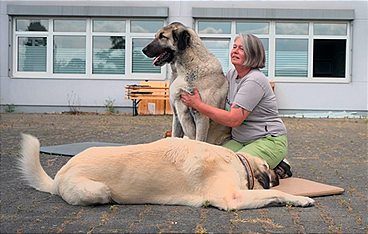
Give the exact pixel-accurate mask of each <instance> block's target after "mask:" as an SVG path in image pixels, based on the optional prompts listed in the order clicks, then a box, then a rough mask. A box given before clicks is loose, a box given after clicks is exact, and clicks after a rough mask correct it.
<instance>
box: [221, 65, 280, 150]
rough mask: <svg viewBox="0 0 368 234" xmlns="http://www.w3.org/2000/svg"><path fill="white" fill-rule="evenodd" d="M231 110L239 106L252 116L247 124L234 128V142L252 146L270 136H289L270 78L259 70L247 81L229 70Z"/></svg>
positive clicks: (246, 77)
mask: <svg viewBox="0 0 368 234" xmlns="http://www.w3.org/2000/svg"><path fill="white" fill-rule="evenodd" d="M226 77H227V78H228V80H229V84H230V85H229V92H228V97H227V99H228V100H227V108H228V109H229V108H230V106H232V105H233V104H236V105H237V106H239V107H241V108H243V109H245V110H247V111H249V112H250V114H249V116H248V117H247V118H246V119H245V121H244V122H243V123H242V124H241V125H240V126H238V127H233V128H232V137H233V139H234V140H236V141H239V142H242V143H248V142H251V141H254V140H257V139H259V138H261V137H265V136H267V135H271V136H280V135H285V134H286V127H285V125H284V123H283V121H282V120H281V118H280V117H279V112H278V107H277V102H276V96H275V94H274V92H273V90H272V88H271V85H270V83H269V80H268V79H267V77H266V76H265V75H264V74H263V73H262V72H261V71H260V70H259V69H252V70H251V71H250V72H249V73H248V74H247V75H245V76H244V77H241V78H238V79H237V77H238V73H237V72H236V70H235V69H231V70H229V72H228V73H227V75H226Z"/></svg>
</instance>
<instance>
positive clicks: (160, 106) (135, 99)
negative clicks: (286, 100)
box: [125, 80, 275, 116]
mask: <svg viewBox="0 0 368 234" xmlns="http://www.w3.org/2000/svg"><path fill="white" fill-rule="evenodd" d="M169 85H170V84H169V81H144V82H140V83H139V84H138V85H137V84H134V85H127V86H125V91H126V95H125V96H126V98H127V99H130V100H132V106H133V116H137V115H138V114H139V112H140V113H141V114H163V115H166V114H172V112H171V107H170V103H169ZM270 85H271V88H272V90H273V91H275V82H274V81H272V80H271V81H270ZM150 103H151V104H155V111H154V112H155V113H152V111H150V110H149V104H150ZM139 104H140V105H139ZM156 107H157V108H156Z"/></svg>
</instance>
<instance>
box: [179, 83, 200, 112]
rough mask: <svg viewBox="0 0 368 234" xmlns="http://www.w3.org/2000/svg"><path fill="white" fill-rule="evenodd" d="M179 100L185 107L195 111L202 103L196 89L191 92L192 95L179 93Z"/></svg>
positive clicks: (183, 92)
mask: <svg viewBox="0 0 368 234" xmlns="http://www.w3.org/2000/svg"><path fill="white" fill-rule="evenodd" d="M180 100H181V101H182V102H183V103H184V104H185V105H187V106H189V107H192V108H194V109H197V108H196V107H198V105H199V104H200V103H201V102H202V99H201V96H200V95H199V92H198V89H196V88H195V89H194V90H193V94H189V93H187V92H185V91H181V93H180Z"/></svg>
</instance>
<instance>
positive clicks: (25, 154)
mask: <svg viewBox="0 0 368 234" xmlns="http://www.w3.org/2000/svg"><path fill="white" fill-rule="evenodd" d="M20 154H21V156H20V158H19V160H18V168H19V170H20V172H21V173H22V177H23V179H24V180H25V181H26V182H27V183H28V185H30V186H31V187H33V188H35V189H37V190H39V191H43V192H48V193H52V184H53V183H54V181H53V179H51V177H50V176H48V175H47V174H46V172H45V170H44V169H43V168H42V166H41V163H40V142H39V141H38V139H37V138H35V137H34V136H31V135H27V134H22V144H21V151H20Z"/></svg>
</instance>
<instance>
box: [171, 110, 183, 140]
mask: <svg viewBox="0 0 368 234" xmlns="http://www.w3.org/2000/svg"><path fill="white" fill-rule="evenodd" d="M173 109H174V108H173ZM172 136H173V137H183V136H184V132H183V128H182V127H181V124H180V121H179V117H178V115H177V114H176V111H175V110H174V114H173V121H172Z"/></svg>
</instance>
